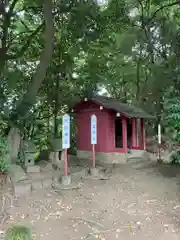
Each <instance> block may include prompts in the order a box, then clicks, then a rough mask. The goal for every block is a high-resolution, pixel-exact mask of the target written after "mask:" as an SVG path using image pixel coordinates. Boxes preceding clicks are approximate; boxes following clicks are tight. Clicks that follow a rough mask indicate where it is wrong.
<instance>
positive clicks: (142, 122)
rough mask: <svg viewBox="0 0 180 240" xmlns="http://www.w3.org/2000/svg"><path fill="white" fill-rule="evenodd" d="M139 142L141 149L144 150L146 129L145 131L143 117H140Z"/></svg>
mask: <svg viewBox="0 0 180 240" xmlns="http://www.w3.org/2000/svg"><path fill="white" fill-rule="evenodd" d="M141 144H142V148H143V150H146V131H145V124H144V119H141Z"/></svg>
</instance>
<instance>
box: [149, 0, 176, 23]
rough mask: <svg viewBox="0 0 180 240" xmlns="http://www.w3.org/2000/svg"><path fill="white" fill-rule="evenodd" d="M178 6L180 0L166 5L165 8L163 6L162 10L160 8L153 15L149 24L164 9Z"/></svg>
mask: <svg viewBox="0 0 180 240" xmlns="http://www.w3.org/2000/svg"><path fill="white" fill-rule="evenodd" d="M177 4H180V0H177V1H176V2H172V3H169V4H165V5H163V6H161V7H160V8H158V9H157V10H156V11H155V12H154V13H153V15H152V17H151V18H150V19H149V20H148V22H147V24H149V23H150V22H152V20H153V19H154V18H155V17H156V15H157V13H158V12H160V11H162V10H163V9H165V8H168V7H172V6H175V5H177Z"/></svg>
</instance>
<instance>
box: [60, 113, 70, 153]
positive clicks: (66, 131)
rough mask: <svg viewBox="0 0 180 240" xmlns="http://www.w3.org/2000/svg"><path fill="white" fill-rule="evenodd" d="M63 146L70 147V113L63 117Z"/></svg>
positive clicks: (64, 147)
mask: <svg viewBox="0 0 180 240" xmlns="http://www.w3.org/2000/svg"><path fill="white" fill-rule="evenodd" d="M62 148H63V149H66V148H70V116H69V115H68V114H65V115H64V116H63V118H62Z"/></svg>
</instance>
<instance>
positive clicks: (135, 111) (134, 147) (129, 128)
mask: <svg viewBox="0 0 180 240" xmlns="http://www.w3.org/2000/svg"><path fill="white" fill-rule="evenodd" d="M71 112H73V113H74V116H75V121H76V127H77V138H76V139H77V157H78V158H80V159H89V158H90V159H92V145H91V116H92V115H93V114H95V115H96V117H97V144H96V145H95V151H96V159H97V160H100V161H103V162H107V163H125V162H126V161H127V156H128V155H129V154H133V153H135V152H136V151H146V133H145V132H146V131H145V120H146V119H151V118H153V117H152V116H150V115H148V114H147V113H145V112H144V111H143V110H141V109H139V108H134V107H132V106H129V105H127V104H125V103H122V102H120V101H119V100H116V99H113V98H109V97H104V96H95V97H92V98H85V99H83V100H81V101H79V102H77V103H76V104H75V105H74V106H73V108H71Z"/></svg>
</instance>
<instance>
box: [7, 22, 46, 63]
mask: <svg viewBox="0 0 180 240" xmlns="http://www.w3.org/2000/svg"><path fill="white" fill-rule="evenodd" d="M44 24H45V21H43V23H41V25H39V26H38V27H37V28H36V29H35V30H34V32H32V34H31V35H29V37H28V39H27V41H26V43H25V44H24V46H23V47H22V48H21V50H20V51H19V53H17V54H15V55H8V54H7V55H6V58H7V60H12V59H16V58H19V57H21V56H22V55H23V54H24V52H25V51H26V50H27V49H28V47H29V45H30V43H31V41H32V39H33V38H34V37H35V36H36V35H37V34H38V32H39V31H40V30H41V29H42V28H43V26H44Z"/></svg>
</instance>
